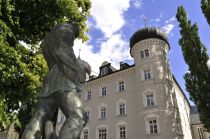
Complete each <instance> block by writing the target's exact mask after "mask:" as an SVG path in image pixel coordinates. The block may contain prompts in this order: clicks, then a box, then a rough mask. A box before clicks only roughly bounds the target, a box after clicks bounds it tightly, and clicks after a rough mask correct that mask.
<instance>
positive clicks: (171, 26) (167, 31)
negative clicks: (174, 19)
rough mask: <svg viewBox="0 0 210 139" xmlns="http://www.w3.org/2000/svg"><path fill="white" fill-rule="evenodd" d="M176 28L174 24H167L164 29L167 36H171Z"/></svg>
mask: <svg viewBox="0 0 210 139" xmlns="http://www.w3.org/2000/svg"><path fill="white" fill-rule="evenodd" d="M173 28H174V25H173V24H166V25H165V26H164V27H162V29H163V30H164V31H165V33H166V34H170V33H171V32H172V30H173Z"/></svg>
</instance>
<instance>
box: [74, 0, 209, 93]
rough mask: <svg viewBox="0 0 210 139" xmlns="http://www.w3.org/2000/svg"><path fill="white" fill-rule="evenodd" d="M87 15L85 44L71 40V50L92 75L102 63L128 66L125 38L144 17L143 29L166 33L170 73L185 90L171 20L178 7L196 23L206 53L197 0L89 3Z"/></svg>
mask: <svg viewBox="0 0 210 139" xmlns="http://www.w3.org/2000/svg"><path fill="white" fill-rule="evenodd" d="M91 2H92V8H91V16H90V18H89V20H88V21H87V25H88V27H89V29H90V31H89V32H88V36H89V38H90V39H89V41H88V42H86V43H82V42H81V40H76V41H75V47H74V51H75V54H76V55H78V54H79V49H81V55H80V56H81V58H82V59H84V60H86V61H87V62H88V63H89V64H90V65H91V67H92V70H93V72H92V74H97V73H98V72H99V66H100V65H101V64H102V62H103V61H108V62H111V63H112V65H113V66H114V67H116V68H119V62H121V61H124V62H128V63H130V64H132V63H133V59H132V58H131V57H130V53H129V51H130V50H129V39H130V37H131V35H132V34H133V33H134V32H135V31H137V30H138V29H141V28H143V27H144V25H145V22H144V17H146V19H147V20H146V25H147V26H155V27H158V28H161V29H162V30H164V31H165V32H166V33H167V36H168V40H169V43H170V46H171V49H170V52H169V60H170V65H171V70H172V73H173V74H174V76H175V78H176V79H177V81H178V82H179V84H180V86H181V88H182V89H183V90H184V92H185V93H186V95H187V97H189V95H188V93H187V92H186V91H185V83H184V79H183V75H184V74H185V73H186V71H187V70H188V67H187V65H186V64H185V61H184V59H183V55H182V52H181V47H180V46H179V44H178V40H179V38H180V34H179V27H178V22H177V20H176V18H175V16H176V11H177V8H178V6H179V5H183V6H184V8H185V9H186V12H187V15H188V18H189V19H190V20H191V21H192V22H193V23H195V22H196V23H197V24H198V27H199V35H200V37H201V41H202V42H203V43H204V45H205V46H206V47H207V49H208V54H210V41H209V40H210V39H209V36H210V27H209V25H208V24H207V22H206V19H205V18H204V15H203V14H202V11H201V8H200V1H199V0H192V1H190V2H189V1H183V0H91Z"/></svg>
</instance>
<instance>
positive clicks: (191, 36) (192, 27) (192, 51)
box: [176, 6, 210, 130]
mask: <svg viewBox="0 0 210 139" xmlns="http://www.w3.org/2000/svg"><path fill="white" fill-rule="evenodd" d="M176 18H177V20H178V22H179V27H180V34H181V39H180V40H179V45H180V46H181V48H182V52H183V55H184V59H185V62H186V63H187V64H188V66H189V72H188V73H186V74H185V76H184V78H185V84H186V89H187V91H188V92H189V93H190V97H191V100H193V101H194V103H195V104H196V105H197V107H198V111H199V114H200V119H201V121H202V123H203V124H204V125H205V127H206V129H208V130H210V111H209V110H210V92H209V90H210V68H209V67H208V64H207V62H208V60H209V56H208V54H207V49H206V47H205V46H204V44H203V43H202V42H201V40H200V37H199V34H198V27H197V25H196V24H191V21H189V20H188V19H187V15H186V12H185V9H184V8H183V6H180V7H179V8H178V10H177V15H176Z"/></svg>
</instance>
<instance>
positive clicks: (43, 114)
mask: <svg viewBox="0 0 210 139" xmlns="http://www.w3.org/2000/svg"><path fill="white" fill-rule="evenodd" d="M54 105H55V104H54V103H53V99H51V98H44V99H40V100H39V102H38V108H37V110H36V112H35V114H34V116H33V117H32V119H31V120H30V122H29V123H28V124H27V125H26V127H25V130H24V132H23V135H22V137H21V139H40V138H41V137H42V133H43V132H44V124H45V121H46V120H48V119H49V118H50V117H51V116H52V115H51V113H53V107H54Z"/></svg>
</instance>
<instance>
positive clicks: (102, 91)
mask: <svg viewBox="0 0 210 139" xmlns="http://www.w3.org/2000/svg"><path fill="white" fill-rule="evenodd" d="M101 96H106V87H103V88H102V90H101Z"/></svg>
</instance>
